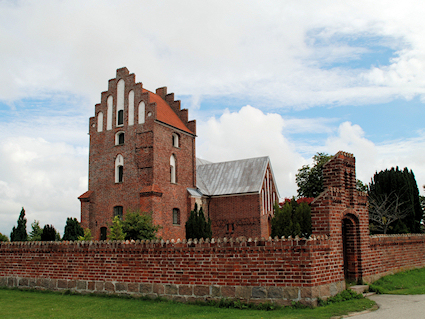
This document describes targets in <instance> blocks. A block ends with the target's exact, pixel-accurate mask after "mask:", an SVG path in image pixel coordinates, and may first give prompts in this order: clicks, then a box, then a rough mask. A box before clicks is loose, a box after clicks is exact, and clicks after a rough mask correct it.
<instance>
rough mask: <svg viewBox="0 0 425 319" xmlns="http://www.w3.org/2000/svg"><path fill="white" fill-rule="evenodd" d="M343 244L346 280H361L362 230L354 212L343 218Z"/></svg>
mask: <svg viewBox="0 0 425 319" xmlns="http://www.w3.org/2000/svg"><path fill="white" fill-rule="evenodd" d="M342 244H343V256H344V257H343V258H344V277H345V279H346V280H349V281H355V282H359V281H360V280H361V269H360V268H361V265H360V230H359V220H358V218H357V217H356V216H354V215H352V214H347V215H345V216H344V218H343V219H342Z"/></svg>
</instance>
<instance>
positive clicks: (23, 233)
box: [10, 207, 28, 241]
mask: <svg viewBox="0 0 425 319" xmlns="http://www.w3.org/2000/svg"><path fill="white" fill-rule="evenodd" d="M27 240H28V234H27V219H26V218H25V209H24V208H23V207H22V210H21V213H20V215H19V218H18V225H17V227H15V226H13V229H12V232H11V233H10V241H27Z"/></svg>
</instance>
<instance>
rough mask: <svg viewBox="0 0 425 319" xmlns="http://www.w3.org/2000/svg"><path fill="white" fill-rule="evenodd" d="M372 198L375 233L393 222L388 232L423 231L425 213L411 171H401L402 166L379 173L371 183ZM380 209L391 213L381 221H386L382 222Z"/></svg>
mask: <svg viewBox="0 0 425 319" xmlns="http://www.w3.org/2000/svg"><path fill="white" fill-rule="evenodd" d="M368 197H369V204H370V205H369V220H370V227H371V231H372V232H383V231H384V230H383V229H381V228H382V227H381V226H380V224H381V225H382V224H383V223H384V224H385V223H386V224H388V222H389V221H391V222H390V224H391V225H388V227H387V229H386V231H387V233H390V234H396V233H420V232H421V221H422V219H423V210H422V208H421V204H420V198H419V190H418V186H417V184H416V179H415V175H414V174H413V172H412V170H410V171H409V170H408V169H407V168H404V169H403V170H400V169H399V168H398V167H396V168H394V167H393V168H391V169H390V170H388V169H386V170H385V171H380V172H379V173H375V175H374V176H373V178H372V181H371V183H370V184H369V192H368ZM380 207H382V208H387V209H386V211H387V212H388V214H383V213H381V217H380V218H381V221H383V222H379V221H378V219H379V216H380V215H379V214H380V210H379V209H378V208H380ZM383 210H385V209H383ZM394 215H396V216H395V217H394ZM377 216H378V217H377ZM382 218H384V219H382Z"/></svg>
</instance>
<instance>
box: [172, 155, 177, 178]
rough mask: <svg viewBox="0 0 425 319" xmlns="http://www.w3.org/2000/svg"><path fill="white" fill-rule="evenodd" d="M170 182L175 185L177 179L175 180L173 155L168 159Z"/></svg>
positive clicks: (174, 159)
mask: <svg viewBox="0 0 425 319" xmlns="http://www.w3.org/2000/svg"><path fill="white" fill-rule="evenodd" d="M170 175H171V176H170V182H171V183H173V184H175V183H177V178H176V157H175V156H174V154H173V155H171V157H170Z"/></svg>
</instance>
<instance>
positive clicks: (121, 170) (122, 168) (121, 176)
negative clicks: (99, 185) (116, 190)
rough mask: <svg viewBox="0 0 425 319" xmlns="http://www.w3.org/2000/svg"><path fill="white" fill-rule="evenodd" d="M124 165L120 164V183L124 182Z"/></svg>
mask: <svg viewBox="0 0 425 319" xmlns="http://www.w3.org/2000/svg"><path fill="white" fill-rule="evenodd" d="M123 173H124V166H118V183H122V178H123Z"/></svg>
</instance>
